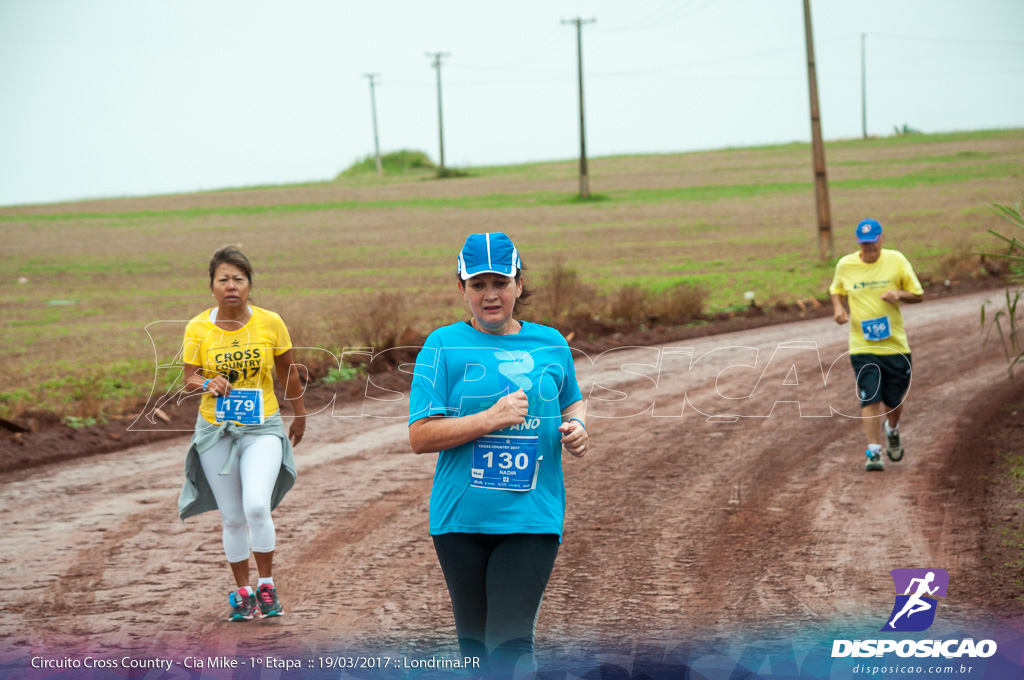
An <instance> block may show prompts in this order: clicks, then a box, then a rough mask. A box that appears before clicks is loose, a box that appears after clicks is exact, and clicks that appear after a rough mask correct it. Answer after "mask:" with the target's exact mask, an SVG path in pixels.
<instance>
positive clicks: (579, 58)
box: [562, 17, 597, 198]
mask: <svg viewBox="0 0 1024 680" xmlns="http://www.w3.org/2000/svg"><path fill="white" fill-rule="evenodd" d="M595 21H597V19H586V20H584V19H581V18H580V17H576V18H575V19H568V20H566V19H563V20H562V23H563V24H575V25H576V69H577V77H578V80H579V92H580V198H590V177H589V176H588V175H587V134H586V131H585V130H586V128H585V126H584V123H583V24H592V23H594V22H595Z"/></svg>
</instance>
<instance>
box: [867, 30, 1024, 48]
mask: <svg viewBox="0 0 1024 680" xmlns="http://www.w3.org/2000/svg"><path fill="white" fill-rule="evenodd" d="M870 35H871V37H873V38H892V39H895V40H914V41H917V42H938V43H959V44H961V45H994V46H999V47H1024V42H1009V41H1001V40H969V39H963V38H937V37H928V36H921V35H918V36H915V35H894V34H892V33H874V32H872V33H871V34H870Z"/></svg>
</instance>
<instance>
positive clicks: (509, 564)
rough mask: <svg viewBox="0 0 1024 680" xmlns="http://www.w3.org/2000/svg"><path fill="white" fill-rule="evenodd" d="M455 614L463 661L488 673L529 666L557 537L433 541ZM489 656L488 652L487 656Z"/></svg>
mask: <svg viewBox="0 0 1024 680" xmlns="http://www.w3.org/2000/svg"><path fill="white" fill-rule="evenodd" d="M432 538H433V539H434V549H435V550H436V551H437V559H438V560H439V561H440V562H441V571H442V572H444V580H445V583H447V584H448V593H449V594H450V595H451V598H452V612H453V613H454V614H455V632H456V634H457V635H458V637H459V647H460V649H461V650H462V655H463V656H468V657H479V658H480V661H481V665H483V666H485V667H486V666H487V665H488V661H489V662H490V671H491V672H495V671H498V672H501V671H503V670H504V671H508V672H511V671H512V670H513V669H515V667H516V664H517V662H519V661H520V659H522V657H523V656H524V655H527V656H526V659H525V660H524V661H522V662H521V663H528V664H529V666H527V668H529V669H530V670H532V669H533V667H534V665H533V664H534V662H533V632H534V627H535V626H536V624H537V614H538V612H539V611H540V602H541V599H542V598H543V597H544V588H545V587H547V584H548V577H550V576H551V569H552V568H553V567H554V566H555V556H556V555H558V536H557V535H555V534H441V535H440V536H432ZM488 652H489V653H488Z"/></svg>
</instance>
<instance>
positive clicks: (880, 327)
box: [860, 315, 892, 342]
mask: <svg viewBox="0 0 1024 680" xmlns="http://www.w3.org/2000/svg"><path fill="white" fill-rule="evenodd" d="M860 328H861V330H862V331H864V339H865V340H870V341H871V342H879V341H881V340H888V339H889V338H890V337H892V327H891V326H890V325H889V316H888V315H886V316H880V317H878V318H875V319H868V320H867V321H861V322H860Z"/></svg>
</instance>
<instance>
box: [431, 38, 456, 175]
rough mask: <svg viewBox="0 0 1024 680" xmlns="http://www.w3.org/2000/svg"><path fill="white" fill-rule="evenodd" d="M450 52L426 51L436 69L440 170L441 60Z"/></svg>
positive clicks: (442, 121)
mask: <svg viewBox="0 0 1024 680" xmlns="http://www.w3.org/2000/svg"><path fill="white" fill-rule="evenodd" d="M450 54H451V53H450V52H427V56H428V57H433V59H434V63H433V64H431V66H433V67H434V69H436V70H437V136H438V138H439V139H440V142H441V172H442V173H443V172H444V119H443V117H442V115H441V60H442V59H444V58H445V57H448V56H450Z"/></svg>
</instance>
